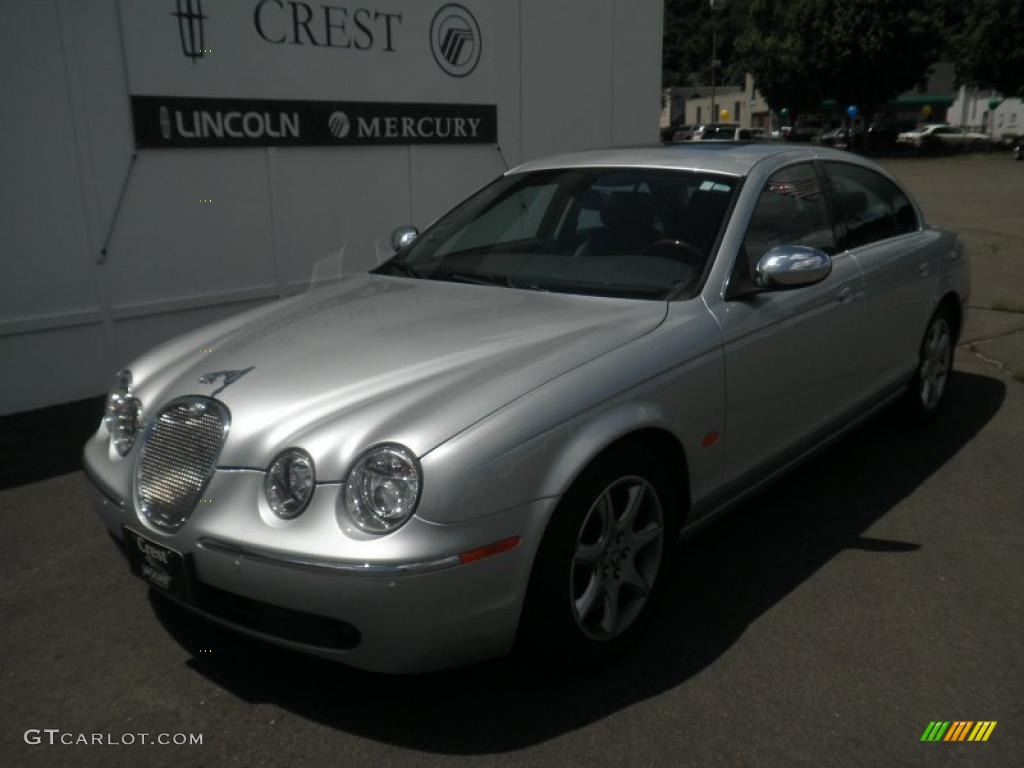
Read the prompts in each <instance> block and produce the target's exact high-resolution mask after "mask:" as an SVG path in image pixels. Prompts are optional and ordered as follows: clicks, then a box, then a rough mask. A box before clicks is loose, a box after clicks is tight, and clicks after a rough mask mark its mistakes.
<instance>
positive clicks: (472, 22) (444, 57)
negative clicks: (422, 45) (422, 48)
mask: <svg viewBox="0 0 1024 768" xmlns="http://www.w3.org/2000/svg"><path fill="white" fill-rule="evenodd" d="M480 49H481V40H480V25H479V24H477V23H476V19H475V18H474V17H473V14H472V13H470V12H469V11H468V10H467V9H466V8H464V7H463V6H461V5H459V4H458V3H449V4H448V5H444V6H442V7H441V9H440V10H439V11H438V12H437V13H436V14H434V20H433V21H432V22H430V50H431V53H433V54H434V61H436V62H437V65H438V66H439V67H441V69H443V70H444V71H445V72H447V73H448V74H449V75H451V76H452V77H466V75H469V74H470V73H472V71H473V70H474V69H476V65H477V64H478V63H479V61H480Z"/></svg>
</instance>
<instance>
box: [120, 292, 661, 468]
mask: <svg viewBox="0 0 1024 768" xmlns="http://www.w3.org/2000/svg"><path fill="white" fill-rule="evenodd" d="M666 309H667V305H666V303H664V302H659V301H641V300H632V299H613V298H602V297H590V296H577V295H569V294H558V293H543V292H537V291H528V290H518V289H509V288H501V287H492V286H479V285H467V284H458V283H449V282H440V281H432V280H415V279H407V278H399V277H390V276H379V275H360V276H357V277H354V278H350V279H347V280H344V281H342V282H341V283H339V284H336V285H334V286H332V287H330V288H321V289H318V290H315V291H312V292H310V293H308V294H304V295H302V296H300V297H295V298H292V299H288V300H285V301H283V302H276V303H274V304H271V305H269V306H267V307H265V308H261V309H260V310H257V311H255V312H249V313H247V314H246V315H243V316H241V317H240V318H239V319H238V320H234V321H232V320H229V321H225V322H222V323H220V324H217V325H215V326H211V327H209V328H208V329H205V330H200V331H198V332H195V333H192V334H189V335H188V336H186V337H182V338H181V339H178V340H175V341H174V342H171V343H169V344H167V345H164V346H163V347H161V348H158V349H156V350H154V351H153V352H152V353H150V354H149V355H147V356H145V357H143V358H141V359H140V360H139V361H136V363H135V364H133V365H132V370H133V372H134V373H135V376H136V381H137V382H138V386H137V388H136V392H137V394H138V396H139V397H140V399H141V400H142V402H143V409H144V414H145V416H151V415H152V414H153V413H154V411H155V410H157V409H156V408H154V407H152V406H151V405H150V404H157V405H159V404H162V403H165V402H167V401H168V400H170V399H172V398H174V397H178V396H181V395H186V394H193V395H194V394H198V395H206V396H214V397H216V398H217V399H218V400H220V401H221V402H223V403H224V404H225V405H227V407H228V409H229V410H230V412H231V426H230V430H229V433H228V438H227V441H226V443H225V445H224V449H223V451H222V453H221V458H220V461H219V465H220V466H222V467H225V466H226V467H253V468H264V467H266V466H267V465H268V464H269V462H270V461H271V459H272V458H273V456H274V455H276V454H277V453H278V452H279V451H281V450H282V449H284V448H287V447H289V446H300V447H302V448H304V449H305V450H307V451H309V452H310V454H311V455H312V456H313V458H314V460H315V461H316V464H317V469H318V473H317V474H318V477H319V479H321V480H332V479H335V480H337V479H341V478H342V477H343V476H344V473H345V471H346V469H347V467H348V466H349V464H350V463H351V461H352V460H353V459H354V458H355V457H356V456H357V455H358V454H359V453H361V452H362V451H363V450H365V449H366V448H367V447H369V446H371V445H374V444H377V443H380V442H389V441H394V442H400V443H403V444H405V445H407V446H409V448H410V449H411V450H412V451H413V452H414V453H416V454H417V455H420V456H422V455H423V454H425V453H427V452H428V451H430V450H431V449H433V448H434V447H436V446H437V445H439V444H440V443H442V442H444V441H445V440H447V439H448V438H450V437H451V436H453V435H455V434H457V433H458V432H460V431H461V430H463V429H465V428H466V427H468V426H470V425H471V424H473V423H474V422H476V421H478V420H480V419H482V418H484V417H485V416H487V415H488V414H490V413H492V412H493V411H495V410H497V409H498V408H500V407H502V406H503V405H506V404H507V403H509V402H511V401H512V400H514V399H516V398H517V397H520V396H522V395H523V394H525V393H527V392H529V391H531V390H533V389H535V388H537V387H539V386H541V385H542V384H544V383H545V382H547V381H550V380H551V379H553V378H555V377H557V376H559V375H561V374H563V373H565V372H567V371H569V370H571V369H573V368H575V367H578V366H580V365H582V364H584V363H586V362H588V361H590V360H592V359H594V358H596V357H598V356H600V355H602V354H604V353H606V352H608V351H610V350H612V349H614V348H616V347H618V346H621V345H622V344H625V343H627V342H629V341H631V340H633V339H636V338H638V337H639V336H642V335H644V334H646V333H649V332H650V331H652V330H653V329H654V328H656V327H657V326H658V325H659V324H660V323H661V322H662V320H663V319H664V317H665V313H666ZM218 372H220V374H219V375H218ZM231 372H234V373H231ZM210 374H213V375H212V376H211V375H210ZM200 379H203V382H201V381H200ZM229 380H230V383H227V382H228V381H229ZM204 382H208V383H204ZM225 384H226V386H225ZM144 422H148V419H147V418H145V417H144Z"/></svg>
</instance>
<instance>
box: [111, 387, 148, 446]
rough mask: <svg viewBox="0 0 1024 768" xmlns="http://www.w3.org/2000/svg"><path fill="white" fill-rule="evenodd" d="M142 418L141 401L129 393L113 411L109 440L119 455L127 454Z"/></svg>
mask: <svg viewBox="0 0 1024 768" xmlns="http://www.w3.org/2000/svg"><path fill="white" fill-rule="evenodd" d="M141 420H142V403H140V402H139V401H138V400H137V399H136V398H134V397H132V396H131V395H129V396H128V397H126V398H124V400H123V401H122V402H121V404H120V405H119V406H118V407H117V409H116V410H115V411H114V416H113V424H112V425H111V426H110V427H108V428H109V429H110V442H111V444H112V445H113V446H114V450H116V451H117V452H118V454H120V455H121V456H125V455H127V453H128V451H130V450H131V449H132V444H133V443H134V442H135V435H136V434H138V431H139V422H140V421H141Z"/></svg>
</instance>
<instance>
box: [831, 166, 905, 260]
mask: <svg viewBox="0 0 1024 768" xmlns="http://www.w3.org/2000/svg"><path fill="white" fill-rule="evenodd" d="M825 169H826V172H827V173H828V177H829V179H830V180H831V182H832V187H833V189H834V190H835V197H836V205H837V207H838V209H839V210H838V213H839V218H840V222H841V226H840V238H839V247H840V248H842V249H844V250H845V249H849V248H858V247H860V246H862V245H868V244H869V243H874V242H877V241H878V240H884V239H885V238H887V237H895V236H896V235H901V234H904V233H906V232H914V231H916V230H917V228H918V222H917V214H916V213H914V206H912V205H911V204H910V201H909V200H908V199H907V196H906V195H904V194H903V193H902V192H901V191H900V189H899V187H897V186H896V185H895V184H893V183H892V182H891V181H889V180H888V179H887V178H885V177H884V176H882V175H881V174H878V173H875V172H874V171H872V170H870V169H868V168H862V167H860V166H858V165H851V164H849V163H825Z"/></svg>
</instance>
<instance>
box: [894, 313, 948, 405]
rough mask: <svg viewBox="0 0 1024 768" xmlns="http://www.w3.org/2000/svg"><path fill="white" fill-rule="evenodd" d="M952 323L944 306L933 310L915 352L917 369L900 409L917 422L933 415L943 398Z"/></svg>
mask: <svg viewBox="0 0 1024 768" xmlns="http://www.w3.org/2000/svg"><path fill="white" fill-rule="evenodd" d="M955 329H956V323H955V321H954V319H953V314H952V313H951V312H950V311H949V309H948V308H947V307H945V306H940V307H939V308H938V309H937V310H935V314H933V315H932V317H931V320H929V321H928V327H927V329H926V330H925V332H924V339H922V341H921V347H920V350H919V353H918V365H917V371H916V372H915V374H914V378H913V380H912V381H911V382H910V386H909V387H908V388H907V392H906V394H905V395H904V396H903V410H904V412H905V413H906V415H907V416H908V418H909V419H910V420H911V421H912V422H914V423H917V424H922V423H926V422H928V421H931V420H932V419H934V418H935V417H936V416H937V415H938V414H939V411H941V410H942V405H943V403H945V401H946V394H947V393H948V391H949V377H950V375H951V374H952V373H953V349H954V346H955V343H956V335H955V334H956V330H955Z"/></svg>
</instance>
